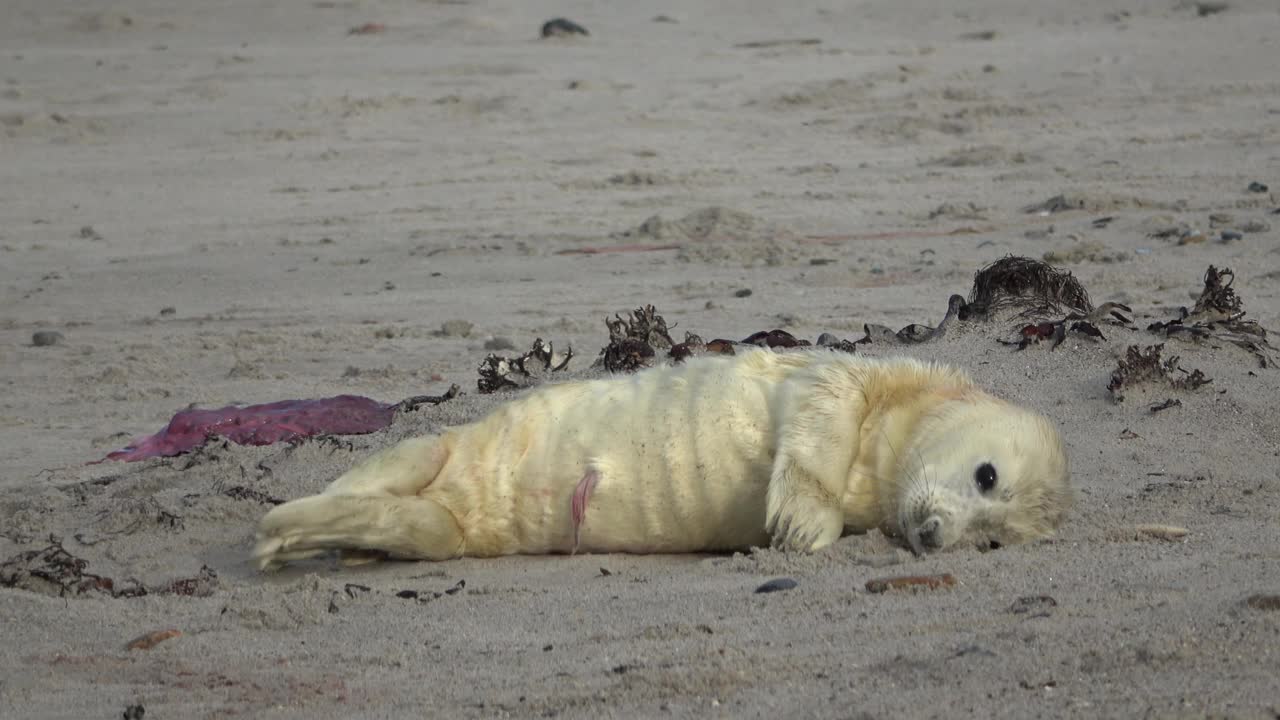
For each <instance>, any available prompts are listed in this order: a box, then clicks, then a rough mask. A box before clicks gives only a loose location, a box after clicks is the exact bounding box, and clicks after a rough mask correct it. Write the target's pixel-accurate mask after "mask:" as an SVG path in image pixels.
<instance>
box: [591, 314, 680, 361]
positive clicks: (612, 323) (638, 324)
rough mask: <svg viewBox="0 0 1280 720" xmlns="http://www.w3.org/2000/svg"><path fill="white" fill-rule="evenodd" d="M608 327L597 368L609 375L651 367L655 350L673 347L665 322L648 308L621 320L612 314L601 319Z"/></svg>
mask: <svg viewBox="0 0 1280 720" xmlns="http://www.w3.org/2000/svg"><path fill="white" fill-rule="evenodd" d="M604 324H605V325H606V326H607V327H608V328H609V344H608V345H606V346H605V347H604V348H602V349H601V350H600V356H599V357H598V358H597V359H596V364H597V365H603V366H604V368H605V369H606V370H608V371H609V372H634V371H636V370H639V369H641V368H645V367H649V366H650V365H653V363H654V361H655V359H656V358H657V356H658V351H661V350H668V351H669V350H670V349H671V348H672V347H674V346H675V345H676V343H675V342H674V341H673V340H672V339H671V334H670V332H669V330H668V328H667V321H666V319H664V318H663V317H662V316H661V315H659V314H658V311H657V310H656V309H655V308H654V306H652V305H645V306H644V307H641V308H636V309H635V310H633V311H631V317H630V318H628V319H626V320H623V319H622V317H621V316H619V315H614V316H613V319H612V320H609V319H607V318H606V319H605V321H604Z"/></svg>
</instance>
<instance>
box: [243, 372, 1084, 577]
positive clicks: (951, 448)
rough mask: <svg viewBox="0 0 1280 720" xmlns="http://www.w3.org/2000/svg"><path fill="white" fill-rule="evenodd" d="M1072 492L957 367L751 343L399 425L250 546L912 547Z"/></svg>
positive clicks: (295, 554)
mask: <svg viewBox="0 0 1280 720" xmlns="http://www.w3.org/2000/svg"><path fill="white" fill-rule="evenodd" d="M1070 502H1071V492H1070V488H1069V485H1068V469H1067V457H1066V452H1065V449H1064V446H1063V443H1062V439H1061V437H1060V436H1059V434H1058V432H1057V430H1056V429H1055V428H1054V426H1053V425H1052V424H1051V423H1050V422H1049V420H1048V419H1046V418H1045V417H1043V416H1041V415H1039V414H1036V413H1034V412H1031V411H1029V410H1026V409H1023V408H1020V407H1018V406H1015V405H1012V404H1009V403H1007V402H1005V401H1003V400H1000V399H997V398H995V397H993V396H992V395H989V394H987V393H986V392H984V391H983V390H981V389H980V388H979V387H977V386H976V385H974V383H973V381H972V380H970V379H969V377H968V376H967V375H966V374H965V373H964V372H962V371H960V370H958V369H956V368H953V367H949V366H946V365H940V364H933V363H925V362H921V361H918V360H913V359H909V358H895V359H886V360H879V359H870V358H863V357H858V356H855V355H851V354H846V353H840V352H833V351H830V350H826V349H820V350H804V351H798V352H784V353H776V352H772V351H769V350H751V351H747V352H744V353H741V354H739V355H736V356H731V357H726V356H710V357H700V358H694V359H690V360H688V361H686V362H685V363H683V364H680V365H673V366H662V367H655V368H651V369H648V370H644V371H641V372H638V373H636V374H634V375H628V376H618V377H613V378H609V379H602V380H590V381H585V382H566V383H557V384H548V385H544V386H542V387H539V388H537V389H534V390H531V391H529V392H528V393H527V394H524V395H522V396H520V397H518V398H516V399H514V400H512V401H510V402H508V403H506V404H504V405H502V406H500V407H498V408H497V409H495V410H493V411H492V412H491V413H489V414H488V415H487V416H486V417H484V418H482V419H480V420H478V421H476V422H473V423H470V424H467V425H462V426H459V427H454V428H450V429H447V430H446V431H444V432H443V433H442V434H440V435H433V436H427V437H419V438H412V439H409V440H405V441H403V442H401V443H399V444H397V445H395V446H393V447H390V448H388V449H386V450H383V451H381V452H378V453H376V454H374V455H373V456H371V457H369V458H368V459H367V460H365V461H364V462H362V463H360V464H359V465H357V466H356V467H355V468H353V469H352V470H350V471H349V472H347V473H346V474H344V475H342V476H341V477H339V478H338V479H337V480H335V481H334V482H333V483H332V484H331V485H330V486H329V487H328V488H327V489H326V490H325V491H324V492H323V493H321V494H319V495H313V496H311V497H305V498H301V499H298V500H293V501H291V502H288V503H285V504H283V505H280V506H278V507H276V508H275V509H273V510H271V511H270V512H269V513H267V515H266V516H265V517H264V518H263V519H262V521H261V523H260V525H259V527H258V533H257V545H256V547H255V548H254V550H253V557H254V559H255V561H256V562H257V564H258V566H259V567H260V568H262V569H268V568H273V567H276V566H278V565H280V564H281V563H284V562H287V561H290V560H297V559H301V558H307V557H311V556H314V555H318V554H320V553H323V552H326V551H329V550H341V551H344V554H345V555H346V556H347V557H348V559H350V560H351V561H353V562H355V561H361V560H365V559H369V558H370V557H381V556H389V557H392V558H400V559H424V560H447V559H450V558H456V557H462V556H471V557H493V556H499V555H511V554H518V553H524V554H543V553H569V552H628V553H681V552H698V551H725V550H735V549H743V548H747V547H751V546H762V545H766V544H769V543H772V545H773V546H775V547H778V548H782V549H785V550H789V551H806V552H807V551H814V550H818V549H820V548H822V547H824V546H826V545H829V544H831V543H832V542H834V541H835V540H836V539H838V538H839V537H840V536H841V534H842V533H843V532H845V531H846V530H847V531H854V532H859V531H866V530H870V529H872V528H879V529H881V530H882V531H884V532H886V533H887V534H890V535H893V536H896V537H899V538H901V539H902V540H903V541H904V542H905V543H906V544H908V545H909V546H910V547H911V548H912V549H913V550H914V551H916V552H917V553H924V552H928V551H934V550H939V549H942V548H945V547H948V546H951V545H954V544H956V543H958V542H961V541H965V542H969V541H972V542H974V543H976V544H978V545H980V546H995V545H998V544H1009V543H1017V542H1022V541H1027V540H1032V539H1036V538H1041V537H1045V536H1047V535H1050V534H1052V532H1053V531H1054V530H1055V529H1056V528H1057V527H1058V525H1059V524H1060V523H1061V521H1062V519H1063V517H1064V516H1065V514H1066V512H1067V509H1068V507H1069V505H1070Z"/></svg>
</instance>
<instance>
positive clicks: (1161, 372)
mask: <svg viewBox="0 0 1280 720" xmlns="http://www.w3.org/2000/svg"><path fill="white" fill-rule="evenodd" d="M1163 349H1164V345H1163V344H1160V345H1149V346H1147V347H1146V348H1145V349H1143V348H1139V347H1138V346H1137V345H1130V346H1129V347H1128V348H1127V349H1126V350H1125V356H1124V357H1123V358H1121V360H1120V362H1119V365H1118V366H1117V367H1116V369H1115V370H1114V371H1112V373H1111V382H1109V383H1108V384H1107V390H1110V391H1111V397H1112V399H1114V400H1115V401H1116V402H1121V401H1122V400H1124V391H1125V390H1127V389H1128V388H1131V387H1133V386H1135V385H1139V384H1142V383H1152V382H1156V383H1164V384H1167V385H1168V386H1169V387H1171V388H1173V389H1174V390H1194V389H1196V388H1198V387H1200V386H1202V385H1208V384H1209V383H1211V382H1213V381H1212V380H1210V379H1209V378H1207V377H1205V375H1204V373H1203V372H1201V371H1199V370H1190V371H1188V370H1185V369H1183V368H1182V367H1181V366H1180V365H1179V364H1178V360H1179V358H1178V356H1177V355H1172V356H1170V357H1169V358H1168V359H1166V360H1161V359H1160V354H1161V351H1162V350H1163Z"/></svg>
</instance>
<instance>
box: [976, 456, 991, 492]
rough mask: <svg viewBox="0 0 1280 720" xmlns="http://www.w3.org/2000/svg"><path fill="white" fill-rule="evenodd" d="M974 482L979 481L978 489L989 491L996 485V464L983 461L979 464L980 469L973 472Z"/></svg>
mask: <svg viewBox="0 0 1280 720" xmlns="http://www.w3.org/2000/svg"><path fill="white" fill-rule="evenodd" d="M973 480H974V482H976V483H978V489H979V490H981V491H982V492H987V491H989V490H990V489H991V488H993V487H995V486H996V466H995V465H992V464H991V463H982V464H981V465H979V466H978V471H977V472H975V473H974V474H973Z"/></svg>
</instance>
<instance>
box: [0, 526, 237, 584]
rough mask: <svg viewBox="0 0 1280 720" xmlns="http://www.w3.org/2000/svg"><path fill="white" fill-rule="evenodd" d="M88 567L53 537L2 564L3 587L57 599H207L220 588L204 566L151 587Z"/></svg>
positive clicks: (216, 578)
mask: <svg viewBox="0 0 1280 720" xmlns="http://www.w3.org/2000/svg"><path fill="white" fill-rule="evenodd" d="M88 567H89V562H88V561H87V560H85V559H83V558H78V557H76V556H75V555H72V554H71V553H70V552H68V551H67V550H66V549H65V548H63V547H62V541H61V540H59V539H58V538H57V537H55V536H50V537H49V545H47V546H46V547H43V548H41V549H39V550H27V551H24V552H20V553H18V554H16V555H14V556H12V557H10V558H9V559H7V560H5V561H3V562H0V587H7V588H17V589H19V590H26V591H28V592H34V593H40V594H42V595H54V596H57V597H67V596H73V595H84V594H85V593H92V592H97V593H103V594H105V595H110V596H111V597H115V598H133V597H142V596H144V595H151V594H158V595H185V596H191V597H208V596H209V595H212V594H213V593H214V591H215V590H216V589H217V587H218V574H217V573H216V572H214V571H213V568H210V567H209V566H207V565H203V566H201V567H200V572H199V573H198V574H196V575H195V576H194V577H189V578H178V579H176V580H171V581H169V582H167V583H164V584H163V585H159V586H152V587H150V588H148V587H147V586H145V585H143V584H142V583H140V582H138V581H137V580H134V579H132V578H130V579H128V580H126V581H125V582H124V583H117V582H116V580H114V579H113V578H109V577H106V576H103V575H96V574H94V573H91V572H88Z"/></svg>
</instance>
